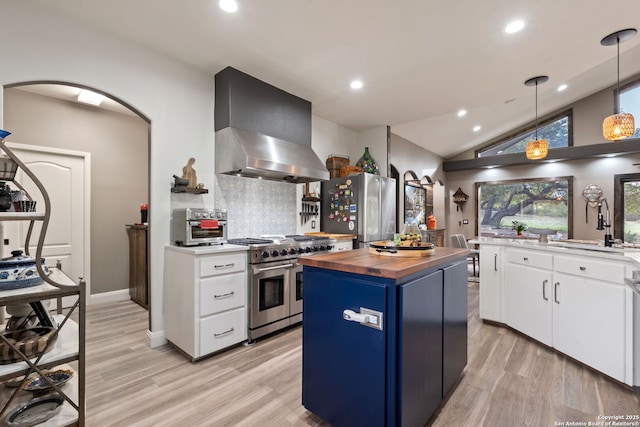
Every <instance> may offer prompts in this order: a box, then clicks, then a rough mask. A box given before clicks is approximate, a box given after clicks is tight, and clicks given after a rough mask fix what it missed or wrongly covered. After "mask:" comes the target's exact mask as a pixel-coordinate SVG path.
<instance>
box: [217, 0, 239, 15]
mask: <svg viewBox="0 0 640 427" xmlns="http://www.w3.org/2000/svg"><path fill="white" fill-rule="evenodd" d="M218 6H220V9H222V10H224V11H225V12H229V13H233V12H235V11H237V10H238V3H236V1H235V0H220V1H219V2H218Z"/></svg>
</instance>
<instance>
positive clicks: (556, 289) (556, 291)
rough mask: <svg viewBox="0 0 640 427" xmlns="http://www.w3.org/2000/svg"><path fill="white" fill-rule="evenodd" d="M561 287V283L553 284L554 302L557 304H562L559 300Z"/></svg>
mask: <svg viewBox="0 0 640 427" xmlns="http://www.w3.org/2000/svg"><path fill="white" fill-rule="evenodd" d="M559 286H560V282H556V283H554V284H553V302H555V303H556V304H560V300H558V287H559Z"/></svg>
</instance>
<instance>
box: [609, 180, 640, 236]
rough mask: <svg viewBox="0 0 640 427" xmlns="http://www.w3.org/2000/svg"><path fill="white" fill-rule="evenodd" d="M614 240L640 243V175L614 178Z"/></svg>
mask: <svg viewBox="0 0 640 427" xmlns="http://www.w3.org/2000/svg"><path fill="white" fill-rule="evenodd" d="M613 196H614V197H613V199H614V206H612V207H613V208H614V218H613V223H614V224H613V228H614V230H613V234H614V238H616V239H621V240H622V241H623V242H625V243H640V174H637V173H632V174H623V175H615V176H614V194H613Z"/></svg>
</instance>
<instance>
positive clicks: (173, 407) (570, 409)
mask: <svg viewBox="0 0 640 427" xmlns="http://www.w3.org/2000/svg"><path fill="white" fill-rule="evenodd" d="M87 312H88V314H87V381H86V383H87V426H90V427H95V426H97V427H103V426H129V427H131V426H140V427H141V426H172V427H173V426H179V427H191V426H198V427H200V426H216V427H218V426H258V425H259V426H274V427H284V426H328V424H327V423H325V422H323V421H322V420H321V419H319V418H318V417H316V416H315V415H313V414H311V413H309V412H308V411H306V410H305V409H304V407H302V405H301V403H300V401H301V397H300V390H301V363H302V361H301V339H302V337H301V332H302V331H301V328H300V327H297V328H294V329H291V330H288V331H285V332H284V333H281V334H278V335H276V336H273V337H270V338H268V339H266V340H262V341H258V342H257V343H256V344H254V345H252V346H248V347H245V346H239V347H236V348H234V349H232V350H230V351H227V352H224V353H222V354H219V355H217V356H214V357H211V358H208V359H205V360H202V361H200V362H197V363H190V362H188V361H187V360H186V358H185V357H184V356H183V355H181V354H179V353H178V352H177V351H175V350H174V349H173V348H171V347H170V346H163V347H161V348H158V349H150V348H149V347H148V346H147V339H146V330H147V312H146V311H145V310H143V309H142V308H140V307H139V306H137V305H136V304H134V303H132V302H124V303H117V304H108V305H102V306H90V307H88V310H87ZM627 414H628V415H636V414H640V399H639V398H638V397H637V396H636V395H635V394H634V393H633V392H632V391H630V390H628V389H626V388H624V387H622V386H620V385H619V384H617V383H615V382H613V381H611V380H609V379H607V378H605V377H603V376H602V375H599V374H598V373H595V372H594V371H592V370H590V369H588V368H585V367H583V366H581V365H579V364H577V363H575V362H573V361H572V360H569V359H567V358H565V357H563V356H562V355H559V354H557V353H556V352H554V351H553V350H550V349H548V348H546V347H543V346H541V345H539V344H537V343H535V342H532V341H530V340H528V339H527V338H526V337H524V336H522V335H520V334H517V333H515V332H513V331H511V330H509V329H506V328H502V327H499V326H493V325H488V324H484V323H483V322H482V321H480V319H479V318H478V285H477V283H469V362H468V365H467V368H466V369H465V371H464V374H463V377H462V379H461V381H460V382H459V384H458V387H457V388H456V389H455V391H454V392H453V393H452V395H451V396H450V398H449V399H448V401H447V403H446V404H445V405H444V406H443V407H442V409H441V411H440V412H439V414H437V416H435V417H434V419H432V420H431V421H430V425H432V426H434V427H435V426H437V427H445V426H446V427H458V426H474V427H475V426H487V427H489V426H490V427H501V426H520V425H523V426H533V427H546V426H554V422H555V421H558V422H561V421H564V422H566V421H584V422H588V421H592V422H595V421H597V417H598V415H627ZM354 427H359V426H354Z"/></svg>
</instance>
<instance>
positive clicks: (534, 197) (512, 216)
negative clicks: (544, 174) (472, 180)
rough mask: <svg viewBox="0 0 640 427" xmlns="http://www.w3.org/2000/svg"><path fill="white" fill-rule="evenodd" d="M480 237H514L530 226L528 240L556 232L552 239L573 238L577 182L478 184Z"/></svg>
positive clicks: (565, 179) (564, 179)
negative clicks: (519, 226) (522, 226)
mask: <svg viewBox="0 0 640 427" xmlns="http://www.w3.org/2000/svg"><path fill="white" fill-rule="evenodd" d="M476 195H477V198H476V200H477V201H478V202H477V206H476V212H477V217H478V221H477V224H478V230H477V231H478V234H480V235H485V236H512V235H514V236H515V235H516V234H517V230H515V229H514V227H513V225H514V224H515V223H518V224H526V225H527V230H526V231H525V232H524V233H523V234H524V236H525V237H537V236H538V234H537V233H536V230H554V231H556V233H555V235H553V233H550V234H551V236H550V238H552V239H553V238H555V239H567V238H570V237H571V236H572V235H573V178H572V177H561V178H536V179H530V180H509V181H497V182H480V183H476Z"/></svg>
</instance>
